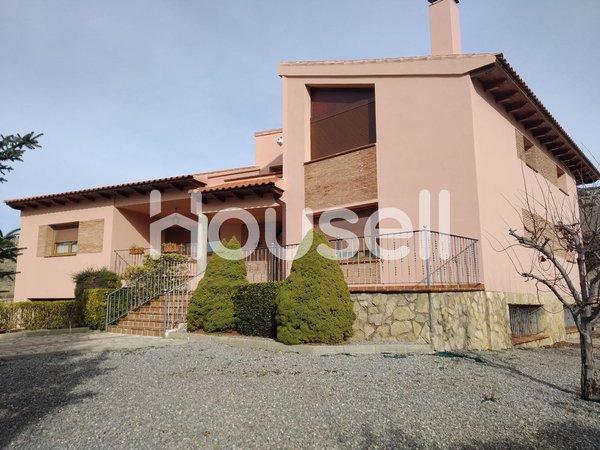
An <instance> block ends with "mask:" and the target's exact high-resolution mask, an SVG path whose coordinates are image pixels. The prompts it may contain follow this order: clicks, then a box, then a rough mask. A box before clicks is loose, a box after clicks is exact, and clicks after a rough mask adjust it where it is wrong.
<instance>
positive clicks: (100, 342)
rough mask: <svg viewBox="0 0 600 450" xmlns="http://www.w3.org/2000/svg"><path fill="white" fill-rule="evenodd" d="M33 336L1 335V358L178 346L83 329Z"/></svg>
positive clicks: (22, 334) (171, 342)
mask: <svg viewBox="0 0 600 450" xmlns="http://www.w3.org/2000/svg"><path fill="white" fill-rule="evenodd" d="M86 330H87V329H86ZM29 333H30V332H19V333H9V334H0V358H10V357H15V356H30V355H35V354H51V353H65V352H71V353H75V352H79V353H90V352H103V351H111V350H126V349H136V348H144V347H163V346H165V345H176V344H177V343H175V342H173V341H172V340H170V339H162V338H158V337H142V336H125V335H121V334H112V333H103V332H100V331H95V332H89V331H87V332H81V329H76V330H74V331H73V332H72V333H68V332H60V333H57V332H55V331H49V332H33V333H31V334H29Z"/></svg>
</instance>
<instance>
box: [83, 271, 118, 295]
mask: <svg viewBox="0 0 600 450" xmlns="http://www.w3.org/2000/svg"><path fill="white" fill-rule="evenodd" d="M73 281H74V282H75V298H76V299H77V298H81V296H82V295H83V291H85V290H86V289H94V288H106V289H118V288H120V287H121V280H120V279H119V275H117V274H116V273H115V272H113V271H112V270H109V269H108V268H106V267H102V268H100V269H93V268H91V269H85V270H82V271H81V272H78V273H76V274H75V275H73Z"/></svg>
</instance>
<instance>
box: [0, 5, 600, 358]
mask: <svg viewBox="0 0 600 450" xmlns="http://www.w3.org/2000/svg"><path fill="white" fill-rule="evenodd" d="M429 3H430V5H429V15H430V30H431V55H428V56H421V57H401V58H389V59H374V60H349V61H295V62H283V63H281V64H280V66H279V75H280V77H281V79H282V89H283V108H282V128H281V129H276V130H269V131H261V132H257V133H255V165H254V166H251V167H240V168H234V169H226V170H221V171H215V172H201V173H191V174H189V175H183V176H177V177H171V178H163V179H156V180H147V181H140V182H136V183H128V184H121V185H115V186H103V187H99V188H91V189H84V190H80V191H73V192H64V193H59V194H47V195H40V196H36V197H29V198H21V199H15V200H7V201H6V203H7V204H8V205H9V206H11V207H12V208H15V209H18V210H20V211H21V241H20V245H21V246H22V247H24V250H23V254H22V255H21V256H20V257H19V260H18V263H17V270H18V272H19V273H18V275H17V278H16V285H15V299H17V300H27V299H32V300H33V299H60V298H72V297H73V284H72V281H71V275H72V274H73V273H75V272H77V271H79V270H81V269H83V268H87V267H103V266H107V267H111V268H114V269H115V270H117V271H122V270H123V268H124V267H127V266H129V265H134V264H138V263H139V262H140V260H141V257H140V255H139V254H136V253H142V252H145V251H146V250H145V249H147V248H149V247H150V245H151V242H150V227H151V224H152V223H154V222H157V221H159V220H161V219H163V218H164V217H167V216H169V215H171V214H173V213H179V214H180V215H181V217H182V218H188V219H192V220H194V221H196V220H197V218H198V216H197V214H195V213H196V212H197V211H195V210H194V208H193V207H192V202H191V200H190V197H189V195H188V194H189V193H190V192H199V193H201V194H202V212H203V214H205V215H206V216H207V217H208V220H209V221H210V220H212V218H213V217H214V215H215V214H217V213H218V212H219V211H224V210H226V209H228V208H236V207H237V208H242V209H244V210H246V211H248V212H249V213H250V214H251V215H252V216H254V217H255V218H256V219H257V221H258V222H259V224H262V223H264V221H265V211H266V210H268V209H270V208H272V210H274V211H275V222H276V230H275V237H276V240H277V242H278V244H280V245H287V246H288V247H287V248H288V249H293V248H294V247H293V246H294V245H295V244H297V243H298V242H300V241H301V240H302V238H303V236H304V233H305V232H306V227H303V223H304V222H306V221H305V220H304V218H305V217H306V214H305V209H306V208H309V209H310V210H312V211H313V215H314V220H315V223H318V219H319V217H320V216H322V215H323V213H326V212H329V211H332V210H336V209H339V208H342V207H343V208H347V209H349V210H351V211H353V212H354V213H355V214H356V217H355V220H353V222H355V223H350V222H348V221H344V220H342V219H338V220H337V221H336V222H335V223H336V225H337V226H339V227H340V228H344V229H346V230H350V231H353V232H355V234H356V235H358V236H359V237H361V238H362V237H363V236H365V237H364V238H362V239H359V241H360V248H359V252H358V254H357V255H356V256H353V257H352V258H348V259H347V260H343V261H342V262H341V263H342V268H343V270H344V274H345V275H346V277H347V280H348V283H349V285H350V287H351V291H352V292H353V294H352V295H353V299H354V302H355V310H356V313H357V321H356V324H355V332H356V339H359V340H374V341H378V340H379V341H388V340H401V341H408V342H415V343H422V344H428V345H431V346H433V347H434V348H436V349H443V348H446V349H450V348H504V347H508V346H511V345H512V344H513V343H521V344H522V343H528V344H529V345H539V344H548V343H553V342H556V341H559V340H564V338H565V333H566V332H568V327H567V326H565V319H564V315H563V310H562V306H561V305H560V304H559V303H558V302H557V301H556V300H555V299H554V298H553V297H552V295H550V294H549V293H547V292H545V291H543V290H540V289H538V288H537V287H536V286H535V285H533V284H530V283H525V282H524V281H523V279H522V278H521V277H520V276H519V275H518V273H517V271H516V270H515V268H514V266H513V264H512V262H511V259H510V258H509V257H508V256H507V254H506V252H503V251H499V248H500V247H502V244H504V245H505V244H506V243H507V242H508V240H507V233H508V229H509V228H511V227H512V228H517V229H519V228H522V226H523V225H522V223H523V220H524V217H523V211H522V208H521V207H520V206H519V205H520V204H521V203H520V202H522V194H523V192H524V191H525V190H527V191H528V192H530V193H531V194H532V195H534V196H536V195H538V196H542V195H544V194H545V193H546V192H543V191H544V190H547V191H549V192H551V193H552V195H553V196H555V197H557V198H564V200H565V201H567V202H576V200H577V199H576V195H577V194H576V186H577V185H579V184H586V183H590V182H594V181H596V180H598V179H599V178H600V172H599V171H598V169H597V168H596V167H595V166H594V165H593V164H592V163H591V162H590V161H589V160H588V159H587V158H586V156H585V155H584V154H583V152H582V151H581V150H580V149H579V148H578V146H577V144H575V143H574V141H573V140H572V139H571V138H570V137H569V136H568V134H567V133H566V132H565V131H564V130H563V128H562V127H561V126H560V124H559V123H558V122H557V121H556V120H555V119H554V118H553V117H552V115H551V114H550V112H548V110H547V109H546V108H545V107H544V105H543V104H542V103H541V101H540V100H539V99H538V98H537V97H536V96H535V94H534V93H533V92H532V91H531V90H530V89H529V88H528V87H527V85H526V83H525V82H524V81H523V80H522V79H521V78H520V76H519V75H518V74H517V73H516V72H515V70H514V69H513V68H512V67H511V66H510V65H509V63H508V62H507V61H506V59H505V58H504V56H503V55H502V54H496V53H485V54H462V53H461V42H460V41H461V40H460V25H459V8H458V4H457V3H458V2H457V1H455V0H437V1H432V0H430V1H429ZM152 191H158V192H160V193H161V197H162V206H161V208H160V212H159V213H157V214H152V215H151V212H152V211H151V202H150V192H152ZM448 206H449V210H448ZM388 208H395V209H399V210H402V211H403V212H404V213H405V215H406V217H407V218H408V219H409V220H410V223H411V224H412V228H411V229H406V227H405V229H403V230H402V232H399V231H398V224H396V223H392V222H393V221H391V219H388V218H386V215H385V214H384V213H382V212H384V211H386V210H387V209H388ZM376 211H379V215H380V216H379V218H380V219H381V223H380V224H379V228H378V230H377V233H378V236H377V237H373V236H368V235H367V234H366V233H365V231H364V230H365V223H366V222H367V219H368V218H369V217H370V216H371V215H372V214H373V213H374V212H376ZM317 226H318V225H317ZM260 228H261V237H260V243H261V246H262V247H265V248H262V249H258V250H256V251H255V252H252V253H251V254H248V255H247V268H248V273H249V278H251V279H252V280H254V281H263V280H267V279H281V278H283V277H285V272H286V270H287V268H288V267H287V263H284V266H285V267H283V268H281V266H280V265H279V264H281V263H280V262H273V261H275V259H276V258H273V257H272V256H269V255H271V253H270V252H268V251H267V249H268V247H269V246H270V245H275V242H272V239H269V238H272V236H266V235H265V233H264V230H263V227H262V226H261V227H260ZM412 231H415V233H412ZM220 233H221V234H220V237H221V238H226V237H229V236H234V235H235V236H237V237H238V238H239V239H240V240H241V241H242V242H244V241H245V240H246V237H247V231H246V228H245V226H244V225H243V223H241V222H239V221H237V220H229V221H226V222H224V224H223V226H222V227H221V231H220ZM161 236H162V242H163V243H165V244H166V243H171V244H177V245H178V246H179V247H177V246H175V247H173V246H171V247H173V248H179V249H180V250H181V251H183V252H184V253H186V252H187V250H186V249H187V248H189V247H188V246H189V245H190V244H191V247H192V248H194V244H196V243H195V242H192V239H191V234H190V232H189V231H187V230H186V229H185V228H183V227H181V226H178V225H173V226H170V227H168V228H166V229H164V230H162V232H161ZM331 237H332V239H335V238H337V236H331ZM369 239H377V240H378V242H380V243H382V246H385V245H387V246H388V247H389V246H390V245H391V246H396V245H397V244H398V242H400V241H401V242H402V243H403V244H402V245H406V246H407V247H408V249H409V254H408V255H407V256H406V258H404V259H403V260H401V261H399V262H393V263H389V262H386V261H383V258H378V257H376V256H374V255H373V254H372V253H371V252H370V251H368V249H367V248H366V246H365V244H368V240H369ZM424 239H427V242H428V243H429V244H431V246H432V250H431V252H432V255H431V257H430V258H429V259H425V260H423V259H422V258H420V257H418V256H422V255H421V254H420V252H421V251H422V248H421V247H420V246H421V245H422V242H423V241H424ZM202 240H204V242H206V236H205V235H203V234H202V233H200V237H199V241H200V242H202ZM132 245H135V246H136V247H139V248H140V249H141V250H136V249H133V250H130V247H131V246H132ZM336 245H337V244H336ZM285 248H286V247H284V249H285ZM187 253H189V252H187ZM191 253H193V255H192V256H195V255H194V251H192V252H191ZM522 253H523V256H524V257H526V256H527V255H526V254H525V253H524V252H522ZM147 300H151V299H147ZM152 302H154V303H152V304H151V306H149V304H148V305H146V306H143V307H146V308H151V307H159V306H160V305H162V303H161V300H160V299H158V298H157V299H154V300H152ZM163 303H164V302H163ZM523 317H525V318H526V320H525V321H524V322H523V323H525V322H527V327H526V328H527V329H520V328H519V326H518V323H521V322H520V320H521V319H522V318H523ZM140 318H141V316H140ZM117 319H118V320H115V321H114V323H112V322H111V323H112V326H114V327H116V328H113V329H114V330H116V331H127V332H138V333H139V332H141V333H145V334H155V333H156V334H160V333H162V332H163V331H164V329H165V328H168V326H167V324H162V323H161V324H152V326H150V325H148V323H149V322H147V323H146V325H144V324H143V323H142V325H144V326H142V325H140V323H137V324H136V321H135V320H128V319H127V316H124V317H120V318H117ZM142 322H143V321H142ZM171 325H173V324H171Z"/></svg>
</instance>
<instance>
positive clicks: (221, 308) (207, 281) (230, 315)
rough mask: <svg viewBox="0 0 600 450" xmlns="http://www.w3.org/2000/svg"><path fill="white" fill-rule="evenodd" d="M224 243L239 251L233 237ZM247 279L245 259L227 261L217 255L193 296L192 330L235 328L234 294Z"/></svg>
mask: <svg viewBox="0 0 600 450" xmlns="http://www.w3.org/2000/svg"><path fill="white" fill-rule="evenodd" d="M224 246H225V247H226V248H228V249H230V250H239V249H240V244H239V242H238V241H237V239H235V238H232V239H231V240H230V241H229V242H228V243H225V244H224ZM247 283H248V282H247V281H246V264H245V263H244V260H243V259H241V260H228V259H224V258H221V257H220V256H219V255H218V254H214V255H213V256H212V257H211V258H210V260H209V261H208V264H207V266H206V272H205V274H204V277H203V278H202V280H201V281H200V283H198V287H197V288H196V291H195V292H194V294H193V295H192V298H191V300H190V304H189V306H188V313H187V326H188V330H189V331H195V330H198V329H203V330H204V331H206V332H207V333H213V332H215V331H227V330H233V329H234V328H235V319H234V308H233V295H234V294H235V292H236V289H237V288H238V287H240V286H242V285H244V284H247Z"/></svg>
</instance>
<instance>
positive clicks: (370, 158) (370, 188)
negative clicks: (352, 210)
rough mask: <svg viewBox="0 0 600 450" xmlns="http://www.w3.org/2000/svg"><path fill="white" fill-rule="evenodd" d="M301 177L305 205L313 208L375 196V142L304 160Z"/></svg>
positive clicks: (355, 201)
mask: <svg viewBox="0 0 600 450" xmlns="http://www.w3.org/2000/svg"><path fill="white" fill-rule="evenodd" d="M304 177H305V180H304V181H305V202H306V207H308V208H312V209H313V210H321V209H325V208H329V207H332V206H339V205H344V204H350V203H360V202H368V201H372V200H376V199H377V156H376V151H375V146H373V147H368V148H365V149H361V150H356V151H353V152H349V153H343V154H340V155H338V156H333V157H330V158H326V159H322V160H317V161H314V162H310V163H307V164H306V165H305V167H304Z"/></svg>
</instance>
